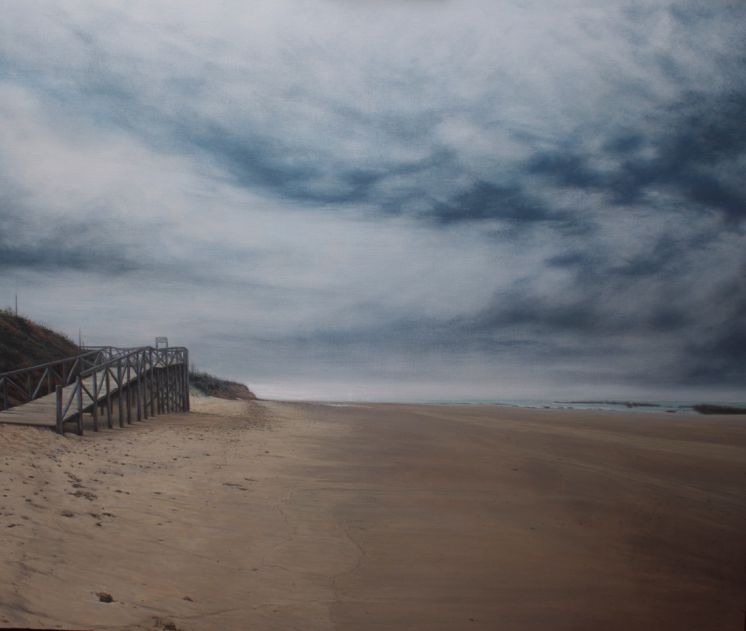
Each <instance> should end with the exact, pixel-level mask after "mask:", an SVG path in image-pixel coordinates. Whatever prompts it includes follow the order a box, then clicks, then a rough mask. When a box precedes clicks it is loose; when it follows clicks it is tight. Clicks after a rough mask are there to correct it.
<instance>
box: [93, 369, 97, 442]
mask: <svg viewBox="0 0 746 631" xmlns="http://www.w3.org/2000/svg"><path fill="white" fill-rule="evenodd" d="M93 431H94V432H97V431H98V376H97V375H96V369H95V368H94V370H93Z"/></svg>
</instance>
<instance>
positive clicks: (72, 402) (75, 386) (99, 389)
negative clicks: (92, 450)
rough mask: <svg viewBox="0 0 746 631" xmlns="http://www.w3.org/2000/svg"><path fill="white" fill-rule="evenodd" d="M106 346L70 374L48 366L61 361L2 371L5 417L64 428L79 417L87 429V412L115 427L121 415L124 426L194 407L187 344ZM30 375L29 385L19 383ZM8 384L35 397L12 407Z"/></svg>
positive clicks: (1, 415) (1, 419)
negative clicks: (190, 395) (133, 346)
mask: <svg viewBox="0 0 746 631" xmlns="http://www.w3.org/2000/svg"><path fill="white" fill-rule="evenodd" d="M106 349H107V350H106V352H105V353H103V354H101V353H99V354H98V355H97V356H96V359H95V361H94V362H93V363H92V365H90V366H89V367H88V368H86V369H82V368H78V369H77V370H78V372H77V374H75V375H72V374H70V375H68V376H67V377H65V376H64V375H62V373H61V371H59V370H57V371H54V370H51V369H49V367H50V366H53V365H57V364H59V363H60V362H56V363H54V364H49V365H41V366H35V367H33V368H30V369H27V371H28V373H29V374H28V375H27V374H25V373H24V372H23V371H13V372H11V373H3V374H0V382H2V379H3V378H4V377H5V378H6V379H5V382H2V383H3V385H4V387H5V388H6V391H5V393H4V398H5V400H6V403H5V404H4V407H5V409H2V410H0V423H4V424H11V425H30V426H34V427H49V428H53V429H56V430H57V431H58V432H60V433H64V431H65V426H66V425H67V424H69V423H75V426H76V431H77V433H79V434H82V433H83V415H84V414H90V415H91V416H92V418H93V429H94V431H98V429H99V423H100V422H102V423H106V425H107V426H108V427H113V426H114V419H116V420H117V421H118V424H119V426H120V427H124V425H125V423H131V422H132V421H133V420H141V419H143V418H148V417H149V416H154V415H156V414H164V413H171V412H186V411H188V410H189V373H188V366H189V363H188V361H189V360H188V358H189V353H188V351H187V349H185V348H167V349H154V348H152V347H138V348H135V349H111V348H110V347H106ZM72 359H75V358H70V360H72ZM32 371H33V375H34V376H33V378H31V377H30V375H31V374H32ZM39 375H41V376H39ZM11 378H12V380H11ZM26 378H28V384H29V385H28V387H26V388H24V387H23V385H21V386H19V385H18V384H23V383H26V382H25V381H24V379H26ZM34 383H36V384H37V386H36V387H35V388H34V387H33V385H34ZM9 384H10V385H11V386H12V389H13V391H14V392H15V393H18V392H21V393H22V394H25V395H26V396H27V398H28V399H30V400H27V401H24V402H21V403H17V404H16V405H14V406H13V407H9V406H8V403H7V400H8V393H7V389H8V385H9ZM39 384H44V385H45V389H43V388H41V387H40V385H39ZM50 391H51V392H50ZM47 392H49V393H48V394H47Z"/></svg>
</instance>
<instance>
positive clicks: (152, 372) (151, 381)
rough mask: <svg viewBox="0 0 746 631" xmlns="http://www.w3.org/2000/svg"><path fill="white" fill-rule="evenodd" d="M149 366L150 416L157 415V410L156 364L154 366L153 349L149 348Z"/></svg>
mask: <svg viewBox="0 0 746 631" xmlns="http://www.w3.org/2000/svg"><path fill="white" fill-rule="evenodd" d="M148 366H149V368H150V370H149V371H148V388H149V390H150V416H155V415H156V414H157V412H156V411H155V389H154V387H153V386H154V385H155V366H153V349H152V348H148Z"/></svg>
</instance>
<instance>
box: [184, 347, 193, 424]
mask: <svg viewBox="0 0 746 631" xmlns="http://www.w3.org/2000/svg"><path fill="white" fill-rule="evenodd" d="M184 374H185V375H186V411H187V412H190V411H191V409H192V403H191V401H190V400H189V396H190V394H191V393H190V392H189V350H185V351H184Z"/></svg>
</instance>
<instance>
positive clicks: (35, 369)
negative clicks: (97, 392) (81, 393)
mask: <svg viewBox="0 0 746 631" xmlns="http://www.w3.org/2000/svg"><path fill="white" fill-rule="evenodd" d="M119 350H120V349H115V348H113V347H111V346H100V347H96V348H88V349H85V350H84V351H83V352H82V353H80V354H78V355H73V356H71V357H65V358H64V359H59V360H57V361H53V362H47V363H45V364H37V365H36V366H30V367H28V368H19V369H18V370H11V371H9V372H4V373H0V410H7V409H8V408H10V407H13V406H16V405H22V404H23V403H28V402H29V401H33V400H34V399H38V398H39V397H42V396H45V395H47V394H51V393H52V392H54V390H55V388H56V387H57V386H60V385H61V386H63V387H64V386H67V385H70V384H71V383H73V382H74V381H75V379H76V378H77V377H78V375H79V374H80V373H81V372H82V371H84V370H86V369H88V368H90V367H92V366H94V365H95V364H97V363H99V362H101V361H105V360H106V359H111V357H113V356H114V355H116V354H117V353H118V352H119Z"/></svg>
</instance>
